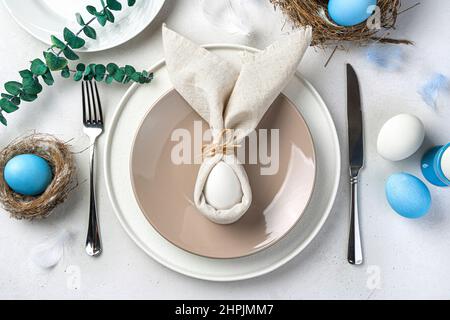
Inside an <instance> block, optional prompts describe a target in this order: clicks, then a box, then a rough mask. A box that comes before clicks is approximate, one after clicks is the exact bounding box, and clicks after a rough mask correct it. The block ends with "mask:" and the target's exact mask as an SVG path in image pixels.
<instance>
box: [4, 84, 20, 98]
mask: <svg viewBox="0 0 450 320" xmlns="http://www.w3.org/2000/svg"><path fill="white" fill-rule="evenodd" d="M22 88H23V86H22V84H21V83H20V82H17V81H9V82H7V83H5V90H6V91H7V92H8V93H10V94H11V95H13V96H17V95H18V94H19V93H20V92H21V91H22Z"/></svg>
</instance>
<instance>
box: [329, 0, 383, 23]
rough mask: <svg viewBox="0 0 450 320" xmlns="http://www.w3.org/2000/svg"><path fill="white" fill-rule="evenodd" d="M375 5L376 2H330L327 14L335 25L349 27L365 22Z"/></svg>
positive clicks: (345, 0)
mask: <svg viewBox="0 0 450 320" xmlns="http://www.w3.org/2000/svg"><path fill="white" fill-rule="evenodd" d="M376 5H377V0H330V1H329V2H328V14H329V15H330V18H331V19H332V20H333V21H334V22H335V23H336V24H338V25H340V26H344V27H351V26H355V25H357V24H360V23H361V22H364V21H366V20H367V19H368V18H369V17H370V16H371V15H372V13H373V10H371V9H372V6H376Z"/></svg>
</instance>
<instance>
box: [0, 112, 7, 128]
mask: <svg viewBox="0 0 450 320" xmlns="http://www.w3.org/2000/svg"><path fill="white" fill-rule="evenodd" d="M0 122H1V123H2V124H3V125H4V126H7V125H8V121H7V120H6V118H5V117H4V116H3V114H2V113H0Z"/></svg>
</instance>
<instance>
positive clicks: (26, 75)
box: [19, 70, 34, 79]
mask: <svg viewBox="0 0 450 320" xmlns="http://www.w3.org/2000/svg"><path fill="white" fill-rule="evenodd" d="M19 74H20V76H21V77H22V78H23V79H26V78H33V76H34V75H33V72H31V71H30V70H22V71H19Z"/></svg>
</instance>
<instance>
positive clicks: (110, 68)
mask: <svg viewBox="0 0 450 320" xmlns="http://www.w3.org/2000/svg"><path fill="white" fill-rule="evenodd" d="M118 69H119V66H118V65H117V64H115V63H109V64H108V65H107V66H106V70H107V71H108V73H109V74H110V75H111V76H113V75H114V74H115V73H116V72H117V70H118Z"/></svg>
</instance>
